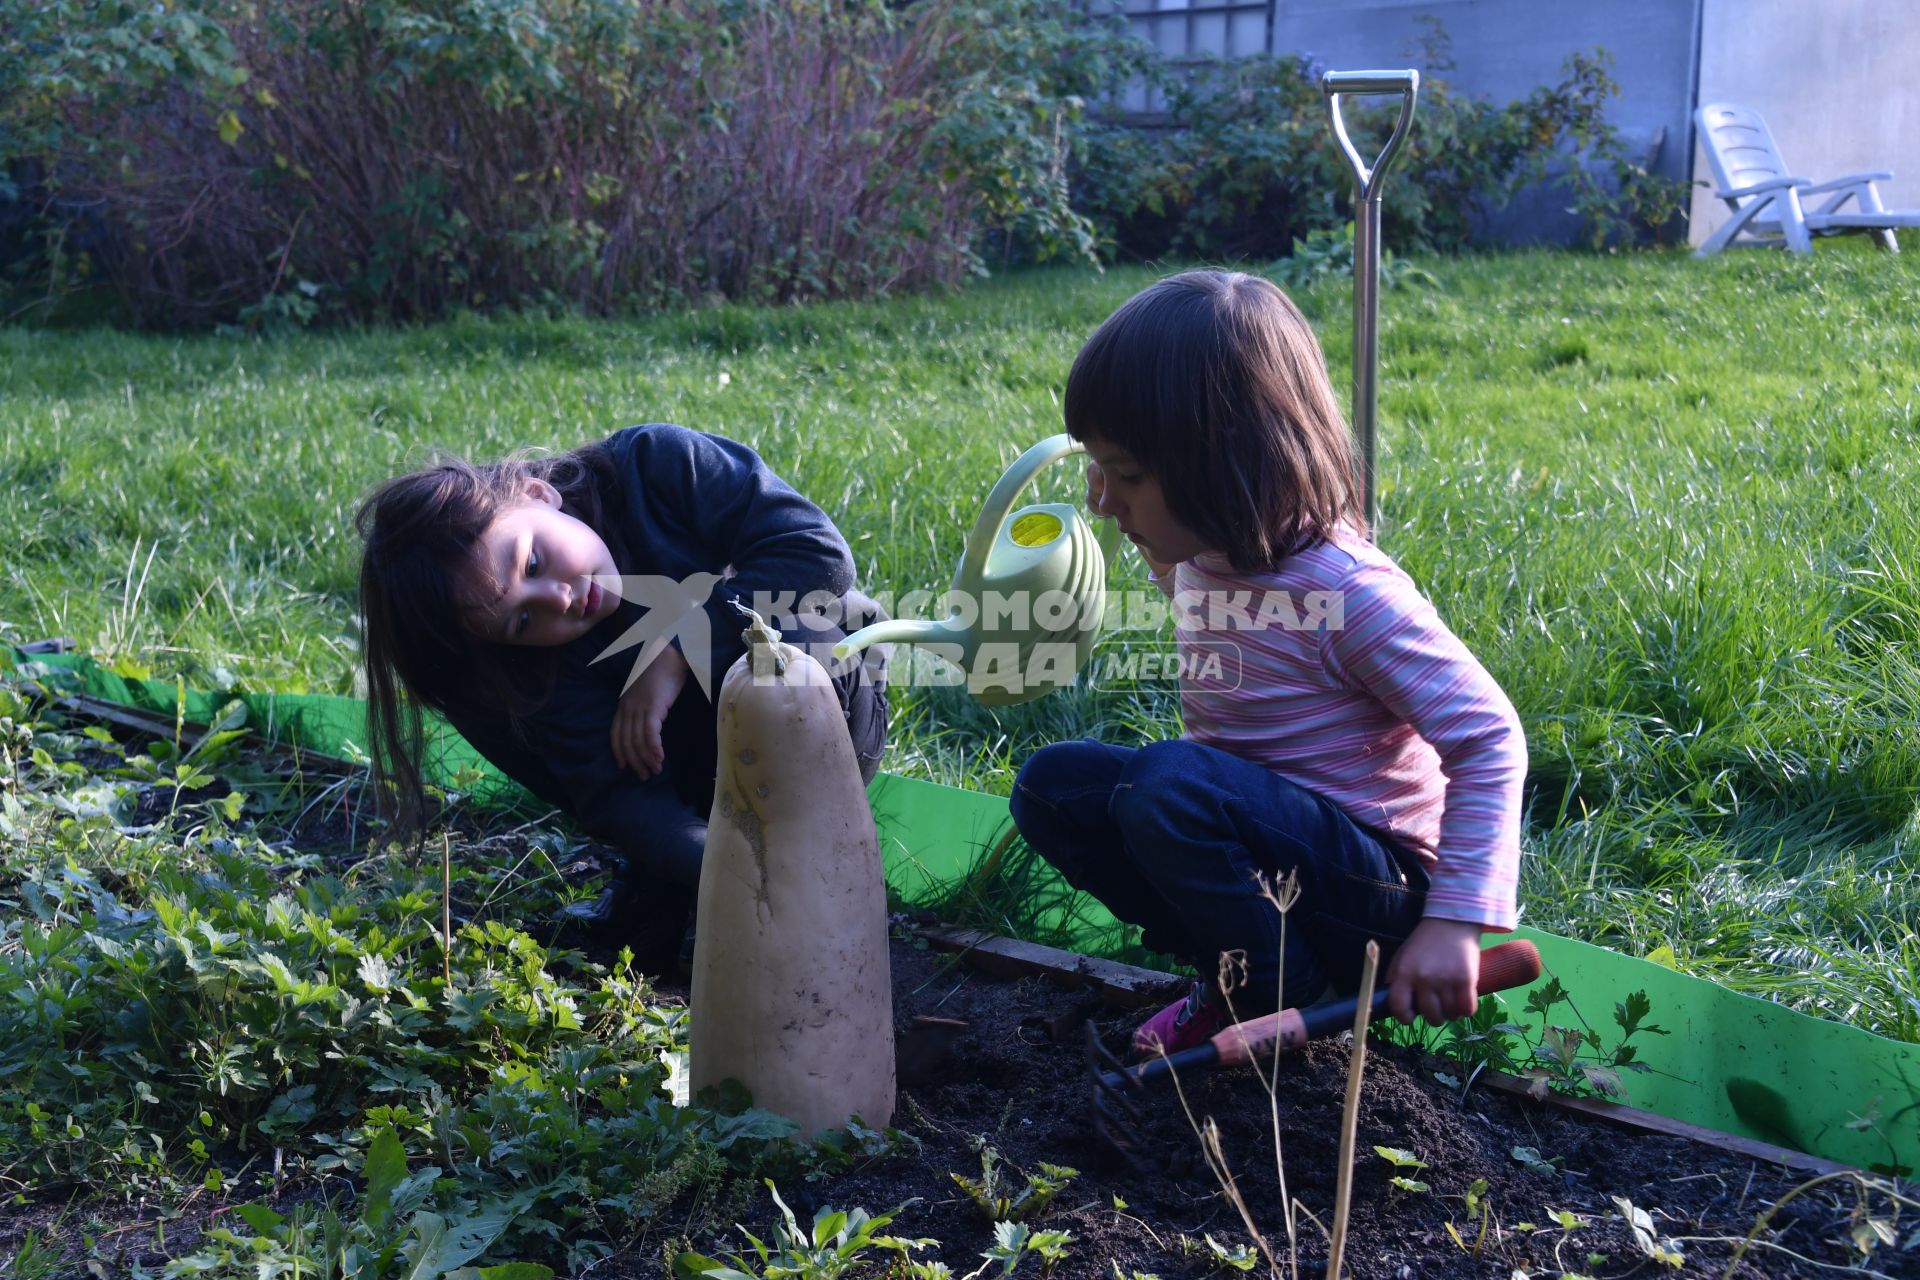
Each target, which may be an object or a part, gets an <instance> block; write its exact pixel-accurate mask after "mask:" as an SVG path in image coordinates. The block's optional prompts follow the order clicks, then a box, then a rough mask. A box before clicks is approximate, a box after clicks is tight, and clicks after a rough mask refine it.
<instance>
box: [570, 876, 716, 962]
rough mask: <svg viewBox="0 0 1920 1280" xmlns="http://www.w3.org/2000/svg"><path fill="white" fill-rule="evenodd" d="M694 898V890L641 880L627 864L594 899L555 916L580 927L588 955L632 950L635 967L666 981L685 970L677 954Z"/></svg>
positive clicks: (688, 932)
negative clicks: (589, 952) (584, 931)
mask: <svg viewBox="0 0 1920 1280" xmlns="http://www.w3.org/2000/svg"><path fill="white" fill-rule="evenodd" d="M693 899H694V891H693V889H691V888H689V887H687V886H685V885H677V884H665V883H661V882H660V881H657V880H649V879H645V878H643V877H641V876H639V875H638V874H636V873H635V872H634V870H633V866H632V864H631V863H622V864H621V865H620V867H619V868H617V869H616V870H615V871H614V873H613V874H612V875H611V876H609V877H608V878H607V883H606V887H605V888H603V889H601V891H600V896H599V897H597V898H594V899H593V900H592V901H590V902H575V903H570V904H568V905H567V906H565V907H562V908H561V909H560V911H559V913H558V914H559V916H560V918H561V919H563V920H566V921H568V922H570V923H573V924H577V925H580V926H583V927H584V928H585V930H586V933H587V936H586V945H587V948H588V949H589V950H590V951H596V952H606V953H608V954H612V953H613V952H616V951H618V950H619V949H620V948H621V947H631V948H632V949H633V967H634V968H635V969H637V970H639V971H640V972H641V973H644V974H648V975H649V976H652V977H656V978H659V977H670V976H672V975H673V974H675V973H676V972H678V971H681V970H682V969H684V968H685V965H684V964H683V963H682V954H681V953H682V950H683V947H684V945H685V943H686V941H687V940H688V938H689V937H690V936H691V933H692V930H691V927H690V926H691V924H692V918H693Z"/></svg>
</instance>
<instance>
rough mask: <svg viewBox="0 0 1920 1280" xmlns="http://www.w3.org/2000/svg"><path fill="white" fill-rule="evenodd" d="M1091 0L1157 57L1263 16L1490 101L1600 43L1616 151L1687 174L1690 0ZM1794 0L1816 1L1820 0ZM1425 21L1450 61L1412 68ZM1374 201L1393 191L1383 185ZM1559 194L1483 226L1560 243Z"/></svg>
mask: <svg viewBox="0 0 1920 1280" xmlns="http://www.w3.org/2000/svg"><path fill="white" fill-rule="evenodd" d="M1094 2H1095V3H1096V4H1098V3H1101V0H1094ZM1105 2H1106V3H1111V4H1112V5H1113V7H1114V8H1116V9H1118V10H1120V11H1122V12H1125V13H1127V14H1128V16H1129V18H1130V20H1131V22H1132V25H1133V29H1134V31H1135V33H1136V34H1138V35H1139V36H1140V37H1141V38H1142V39H1145V40H1147V41H1148V42H1149V43H1151V44H1153V45H1154V46H1155V47H1156V48H1157V49H1159V50H1160V52H1161V54H1162V56H1164V57H1168V58H1173V59H1176V60H1177V59H1179V58H1181V57H1183V56H1190V55H1207V54H1211V55H1213V56H1233V55H1234V54H1239V53H1245V52H1247V50H1246V48H1245V45H1246V42H1247V41H1248V40H1249V39H1250V38H1251V36H1252V34H1253V33H1254V32H1257V31H1259V30H1260V29H1261V27H1262V25H1263V24H1264V25H1265V26H1266V27H1267V39H1268V51H1269V52H1271V53H1274V54H1276V55H1287V54H1311V55H1313V56H1314V57H1317V58H1319V59H1321V60H1322V61H1323V62H1324V63H1325V64H1326V65H1327V66H1328V67H1330V68H1333V69H1336V70H1362V69H1370V68H1398V67H1416V68H1418V69H1419V70H1420V72H1421V73H1422V75H1423V76H1429V75H1439V76H1441V77H1442V78H1444V79H1446V80H1447V81H1448V82H1449V83H1450V84H1451V85H1452V86H1453V87H1454V88H1455V89H1456V90H1459V91H1462V92H1465V93H1469V94H1472V95H1473V96H1475V97H1480V98H1485V99H1488V100H1490V101H1492V102H1495V103H1502V104H1504V103H1507V102H1510V101H1512V100H1514V99H1516V98H1523V97H1525V96H1526V95H1527V94H1529V93H1531V92H1532V91H1533V90H1534V89H1537V88H1539V87H1540V86H1542V85H1548V84H1553V83H1555V82H1556V81H1558V80H1559V78H1560V73H1561V67H1562V65H1563V64H1564V63H1565V62H1566V59H1567V56H1568V55H1569V54H1572V53H1577V52H1586V51H1591V50H1593V49H1594V48H1596V47H1598V48H1604V49H1605V50H1606V51H1607V52H1608V53H1610V54H1611V55H1612V56H1613V71H1612V75H1613V78H1614V79H1615V80H1617V81H1618V82H1619V84H1620V96H1619V97H1618V98H1616V99H1614V100H1613V103H1612V105H1611V108H1610V110H1609V119H1610V120H1611V122H1612V124H1613V126H1614V128H1615V129H1617V130H1619V132H1620V134H1621V135H1622V137H1623V138H1624V139H1625V140H1626V141H1627V143H1628V144H1629V149H1630V153H1631V154H1633V155H1634V156H1635V157H1636V158H1641V159H1645V158H1646V157H1647V155H1648V154H1649V152H1650V151H1651V149H1652V148H1653V147H1654V146H1655V145H1658V147H1659V150H1658V152H1657V153H1654V167H1655V168H1657V169H1658V170H1659V171H1660V172H1662V173H1664V174H1666V175H1667V176H1669V177H1672V178H1675V179H1680V180H1685V179H1686V178H1687V177H1688V176H1689V171H1690V165H1691V159H1692V157H1691V156H1690V154H1689V150H1690V148H1691V146H1692V126H1691V123H1690V116H1691V113H1692V110H1693V83H1694V69H1695V66H1696V65H1697V58H1696V55H1697V49H1698V36H1699V22H1700V6H1701V3H1702V0H1413V2H1411V3H1410V2H1409V0H1264V3H1259V2H1258V0H1256V2H1255V3H1253V4H1247V3H1245V0H1105ZM1781 2H1782V4H1783V5H1790V3H1791V0H1781ZM1800 2H1801V3H1803V4H1810V5H1815V6H1817V5H1820V4H1824V3H1826V2H1827V0H1800ZM1896 3H1898V4H1901V5H1906V4H1915V3H1920V0H1896ZM1249 10H1251V11H1249ZM1263 10H1264V12H1263ZM1428 19H1432V20H1435V21H1437V22H1438V23H1439V25H1440V27H1441V28H1442V29H1443V30H1444V31H1445V33H1446V35H1447V37H1448V40H1449V42H1450V45H1451V50H1450V52H1451V57H1452V60H1453V63H1454V65H1453V67H1452V68H1451V69H1441V68H1437V67H1432V66H1428V65H1425V59H1424V57H1423V55H1422V52H1421V40H1422V37H1423V35H1424V34H1425V33H1426V32H1427V30H1428V29H1429V26H1430V23H1429V22H1428ZM1125 105H1126V106H1127V107H1128V108H1129V109H1130V110H1134V111H1142V112H1149V113H1150V112H1151V111H1152V110H1154V109H1155V108H1156V107H1157V106H1158V104H1156V103H1150V102H1148V101H1146V100H1145V96H1144V94H1142V93H1140V92H1139V91H1138V90H1136V91H1135V93H1134V95H1132V97H1130V99H1129V100H1128V101H1127V102H1126V104H1125ZM1415 127H1416V128H1418V123H1417V120H1416V124H1415ZM1356 142H1359V140H1356ZM1360 145H1361V146H1362V147H1363V148H1364V147H1365V145H1366V144H1365V143H1364V142H1361V143H1360ZM1385 198H1386V199H1388V200H1391V199H1392V198H1393V188H1392V184H1391V182H1389V183H1388V186H1387V189H1386V194H1385ZM1565 205H1566V199H1565V197H1564V196H1563V195H1561V194H1559V193H1558V192H1557V191H1556V190H1555V189H1554V188H1552V187H1548V188H1545V189H1535V190H1533V191H1530V192H1523V193H1522V194H1521V195H1520V196H1519V197H1518V198H1517V199H1516V200H1515V201H1514V203H1513V204H1512V205H1510V206H1509V207H1508V208H1507V209H1506V210H1504V211H1496V212H1495V213H1494V214H1493V216H1492V218H1491V219H1490V221H1491V224H1492V226H1491V228H1490V229H1491V231H1492V232H1493V234H1494V235H1495V236H1496V237H1497V238H1500V239H1503V240H1507V241H1509V242H1512V243H1532V242H1538V241H1554V242H1560V241H1567V240H1572V239H1574V238H1575V237H1576V236H1577V235H1578V234H1579V233H1580V230H1581V227H1580V223H1579V220H1578V219H1576V218H1574V217H1573V216H1572V215H1570V214H1568V213H1567V212H1566V210H1565Z"/></svg>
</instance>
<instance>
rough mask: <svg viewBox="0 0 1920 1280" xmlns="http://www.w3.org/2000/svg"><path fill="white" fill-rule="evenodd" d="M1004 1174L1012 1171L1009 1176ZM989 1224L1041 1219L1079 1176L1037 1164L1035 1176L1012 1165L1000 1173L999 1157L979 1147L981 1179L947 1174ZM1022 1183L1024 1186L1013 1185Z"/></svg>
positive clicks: (985, 1146)
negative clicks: (1056, 1197) (1055, 1198)
mask: <svg viewBox="0 0 1920 1280" xmlns="http://www.w3.org/2000/svg"><path fill="white" fill-rule="evenodd" d="M1007 1170H1011V1173H1009V1172H1008V1171H1007ZM948 1176H949V1177H951V1178H952V1179H953V1180H954V1182H955V1183H957V1184H958V1185H959V1187H960V1189H961V1190H962V1191H964V1192H966V1193H967V1198H968V1199H969V1200H971V1201H973V1204H974V1207H975V1208H977V1209H979V1210H980V1212H981V1213H982V1214H984V1215H985V1216H986V1217H987V1219H988V1220H989V1221H992V1222H1020V1221H1025V1220H1028V1219H1034V1218H1040V1217H1044V1216H1045V1214H1046V1212H1047V1208H1048V1206H1050V1205H1051V1204H1052V1203H1053V1198H1054V1197H1055V1196H1057V1195H1059V1194H1060V1192H1061V1191H1063V1190H1065V1189H1066V1186H1067V1184H1068V1183H1070V1182H1072V1181H1073V1180H1074V1179H1075V1178H1077V1177H1079V1176H1080V1171H1079V1170H1078V1169H1070V1168H1068V1167H1067V1166H1065V1165H1057V1164H1048V1163H1047V1162H1045V1161H1044V1160H1043V1161H1041V1162H1040V1171H1039V1172H1038V1173H1028V1174H1024V1175H1023V1174H1022V1173H1021V1172H1020V1171H1019V1170H1018V1169H1013V1167H1012V1166H1011V1165H1009V1166H1007V1167H1006V1169H1002V1167H1001V1164H1000V1153H999V1152H998V1151H997V1150H995V1149H994V1148H993V1147H992V1146H991V1145H989V1144H987V1143H984V1142H983V1143H981V1144H980V1176H979V1178H977V1179H975V1178H969V1177H967V1176H965V1175H964V1174H959V1173H953V1174H949V1175H948ZM1022 1179H1024V1185H1015V1184H1016V1183H1018V1182H1020V1181H1021V1180H1022Z"/></svg>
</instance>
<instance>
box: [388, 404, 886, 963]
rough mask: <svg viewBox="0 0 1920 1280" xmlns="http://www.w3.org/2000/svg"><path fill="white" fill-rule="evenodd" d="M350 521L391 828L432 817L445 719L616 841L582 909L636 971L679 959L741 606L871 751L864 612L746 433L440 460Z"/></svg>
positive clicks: (875, 755)
mask: <svg viewBox="0 0 1920 1280" xmlns="http://www.w3.org/2000/svg"><path fill="white" fill-rule="evenodd" d="M356 524H357V526H358V528H359V530H360V533H361V536H362V538H363V540H364V549H363V553H362V559H361V573H360V607H361V612H362V615H363V616H364V618H365V632H364V637H363V658H364V661H365V666H366V674H367V694H368V698H367V701H368V717H369V722H370V723H369V735H370V737H371V739H372V742H371V753H372V757H373V763H374V771H375V776H376V779H377V780H378V781H379V782H380V783H382V784H383V793H385V791H386V790H387V789H389V788H390V789H391V791H392V792H394V793H397V799H398V802H399V803H398V809H397V812H398V815H399V818H400V825H401V827H402V829H403V830H405V829H411V828H412V827H414V826H415V825H417V823H418V821H419V819H420V817H421V814H422V809H423V801H424V790H423V787H422V784H421V765H422V753H423V749H424V734H423V730H422V724H421V714H422V713H423V712H424V711H428V710H431V711H436V712H439V713H440V714H441V715H443V716H445V717H446V719H447V720H448V721H449V722H451V723H452V725H453V727H454V728H455V729H457V730H458V731H459V733H460V735H461V736H462V737H464V738H465V739H466V740H467V741H468V742H469V743H471V744H472V745H473V746H474V748H475V749H476V750H478V751H479V752H480V754H481V755H483V756H485V757H486V758H487V759H488V760H489V761H491V762H492V763H493V764H494V765H495V766H496V767H498V768H499V769H500V771H501V772H503V773H505V774H506V775H507V776H508V777H510V778H512V779H514V780H515V781H517V782H519V783H521V784H522V785H524V786H525V787H526V788H527V789H528V790H530V791H532V792H533V793H534V794H535V795H536V796H538V797H540V798H541V799H542V800H544V801H546V802H547V803H549V804H552V805H554V806H555V807H557V808H559V809H561V810H563V811H564V812H566V813H568V814H569V815H571V816H572V817H573V818H574V819H575V820H576V821H577V822H578V823H579V824H580V826H581V827H582V828H583V829H584V830H585V831H586V832H587V833H588V834H590V835H592V836H593V837H595V838H596V839H599V840H603V841H605V842H607V843H610V844H613V845H615V846H617V847H619V848H620V849H621V850H622V851H623V852H624V853H625V854H626V856H627V859H628V870H627V873H626V874H625V875H624V876H620V877H616V888H615V889H614V890H613V891H610V893H609V894H607V895H603V898H602V900H601V902H600V903H599V904H597V905H596V908H595V911H594V913H593V915H594V917H595V918H597V919H598V920H600V921H601V922H603V923H604V924H605V926H606V927H607V928H608V929H609V930H611V931H612V932H613V933H614V934H615V936H617V937H618V939H619V940H620V941H622V942H626V943H629V944H630V945H633V946H634V947H635V951H636V954H637V955H639V956H640V957H641V959H642V962H643V967H651V968H653V969H654V971H658V970H659V969H661V968H664V967H665V966H666V965H668V964H670V963H671V961H672V959H673V957H674V955H676V954H677V952H678V949H679V945H680V940H681V933H682V930H683V926H684V923H685V920H686V917H687V915H688V913H689V912H690V910H691V907H692V902H693V894H694V889H695V887H696V885H697V884H698V880H699V870H700V857H701V853H702V850H703V848H704V846H705V840H706V819H707V811H708V808H709V806H710V805H711V803H712V795H713V778H714V772H715V762H714V753H715V731H714V710H713V704H712V701H711V691H712V690H713V689H716V688H717V687H718V682H719V680H720V678H721V677H722V676H723V675H725V673H726V670H727V668H728V667H729V666H731V665H732V663H733V661H734V659H736V658H737V657H739V656H740V654H741V652H742V645H741V643H740V639H739V636H740V629H741V615H740V614H739V613H738V612H737V611H736V609H735V608H734V602H736V601H737V602H739V603H741V604H747V605H754V604H756V603H758V605H759V606H760V607H761V608H762V609H763V611H764V610H765V609H766V606H767V605H768V603H769V602H773V603H774V604H775V606H776V607H775V608H774V609H773V610H772V611H773V612H774V613H775V614H776V617H775V618H774V619H773V621H774V623H775V625H776V626H779V627H780V628H781V630H782V631H783V632H785V633H786V634H787V637H788V639H790V640H793V641H795V642H796V643H804V644H805V646H806V647H807V649H808V651H809V652H810V653H813V654H815V655H816V656H820V657H821V658H822V660H823V662H826V663H829V664H830V671H831V674H832V675H833V679H834V685H835V688H836V690H837V692H838V693H839V696H840V702H841V705H842V707H843V709H844V710H845V712H846V717H847V730H848V734H849V736H850V738H851V740H852V742H853V746H854V751H855V755H856V756H857V757H858V759H859V761H860V766H861V770H862V773H863V774H864V775H865V776H866V777H867V778H868V779H869V780H871V778H872V776H873V773H874V771H875V770H876V769H877V767H878V764H879V758H880V754H881V751H882V749H883V747H884V745H885V740H886V729H887V703H886V696H885V689H884V683H885V682H884V678H883V675H884V667H883V665H882V664H883V663H884V657H883V656H878V655H876V656H875V657H874V658H872V659H870V660H868V661H867V662H866V663H865V664H864V665H863V664H861V663H859V662H857V661H856V662H852V663H840V664H831V660H830V658H828V657H827V655H828V654H829V651H830V649H831V645H832V643H833V642H834V641H836V640H838V639H840V638H841V637H842V636H843V635H844V634H845V633H846V632H847V631H849V630H853V629H855V628H857V627H858V626H861V625H864V623H865V622H866V621H868V620H870V616H871V612H872V610H873V608H874V606H873V605H872V602H871V601H867V600H866V599H865V598H864V597H862V596H860V595H859V594H858V593H856V592H853V591H852V587H853V558H852V555H851V553H850V552H849V551H848V549H847V544H846V540H845V539H844V538H842V537H841V535H840V532H839V530H837V529H835V528H834V526H833V522H832V521H831V520H829V519H828V518H827V515H826V513H825V512H823V511H821V510H820V508H819V507H817V506H815V505H814V504H813V503H811V502H809V501H808V500H807V499H805V498H804V497H802V496H801V495H800V494H799V493H798V492H796V491H795V490H794V489H793V487H792V486H790V485H788V484H787V483H786V482H785V481H783V480H781V479H780V478H779V477H778V476H776V475H775V474H774V473H773V472H772V471H771V470H770V469H769V468H768V467H767V465H766V463H765V462H763V461H762V460H761V459H760V458H759V456H758V455H757V454H755V453H754V451H753V450H752V449H750V448H748V447H747V446H745V445H743V444H738V443H735V442H733V441H730V440H725V439H722V438H721V437H719V436H713V435H704V434H701V433H699V432H695V431H690V430H687V429H686V428H683V427H676V426H667V425H653V426H640V427H631V428H628V429H627V430H624V431H621V432H619V433H617V434H615V435H613V436H611V437H609V438H608V439H606V440H604V441H601V442H599V443H597V444H592V445H588V446H585V447H583V448H580V449H577V450H574V451H572V452H570V453H563V454H557V455H554V456H552V457H547V458H540V459H532V460H524V459H513V460H508V461H504V462H497V463H492V464H487V465H473V464H469V463H465V462H461V461H458V460H444V461H441V462H439V463H438V464H436V465H434V466H431V467H428V468H426V469H425V470H422V471H418V472H415V473H412V474H410V475H405V476H401V477H398V478H396V479H394V480H390V481H388V482H387V483H385V484H383V485H382V486H380V488H379V489H377V490H376V491H375V492H374V493H373V494H372V495H371V496H370V497H369V498H368V499H367V500H366V502H365V503H364V504H363V505H362V506H361V508H360V511H359V513H358V516H357V518H356ZM629 596H631V597H633V598H631V599H629V598H626V597H629ZM663 613H664V614H667V615H677V616H678V619H679V621H680V622H681V624H682V625H680V626H679V627H677V628H676V629H675V630H674V633H673V634H672V635H671V636H670V637H669V636H667V635H664V634H662V635H660V636H658V638H656V639H654V641H653V643H651V644H648V645H644V646H642V645H639V644H637V643H635V642H634V640H633V639H632V638H631V637H630V636H629V632H630V631H631V630H632V629H634V628H635V627H636V624H637V626H638V628H639V630H640V631H641V632H642V633H657V632H661V631H662V630H663V624H665V623H668V622H671V621H674V618H673V617H663V616H662V614H663ZM669 638H670V639H671V641H672V642H671V643H666V641H667V640H668V639H669ZM623 639H625V640H626V643H625V644H622V641H623ZM636 657H638V658H639V659H640V660H641V661H643V662H644V666H640V665H639V664H638V663H637V662H636ZM637 667H638V669H636V668H637Z"/></svg>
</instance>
